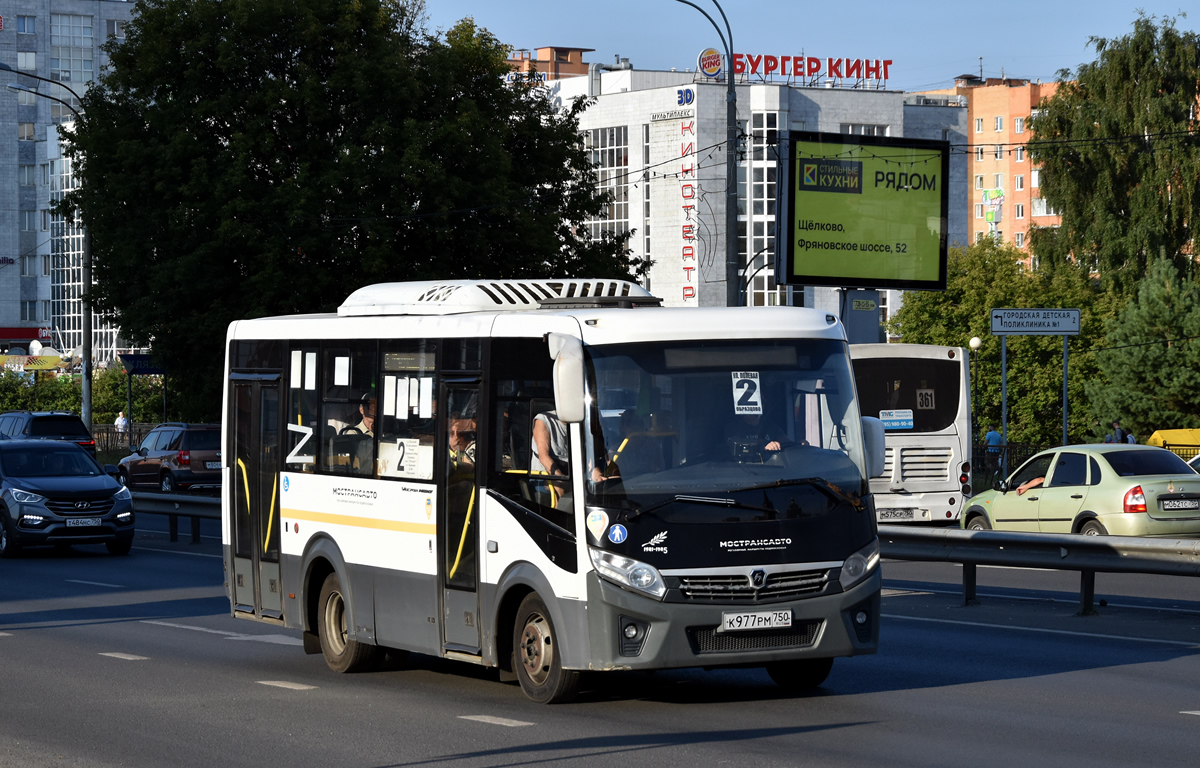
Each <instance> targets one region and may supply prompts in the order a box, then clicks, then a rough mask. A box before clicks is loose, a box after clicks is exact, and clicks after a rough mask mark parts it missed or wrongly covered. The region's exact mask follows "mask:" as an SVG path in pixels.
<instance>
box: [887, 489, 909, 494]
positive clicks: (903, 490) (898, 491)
mask: <svg viewBox="0 0 1200 768" xmlns="http://www.w3.org/2000/svg"><path fill="white" fill-rule="evenodd" d="M888 493H908V489H907V488H888Z"/></svg>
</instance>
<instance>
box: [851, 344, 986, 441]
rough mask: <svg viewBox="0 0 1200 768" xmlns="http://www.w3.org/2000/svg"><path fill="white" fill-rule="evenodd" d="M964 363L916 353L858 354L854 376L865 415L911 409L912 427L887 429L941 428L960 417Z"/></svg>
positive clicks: (937, 429) (876, 416) (929, 429)
mask: <svg viewBox="0 0 1200 768" xmlns="http://www.w3.org/2000/svg"><path fill="white" fill-rule="evenodd" d="M962 377H963V372H962V363H960V362H958V361H957V360H928V359H921V358H915V357H896V358H891V357H876V358H859V359H857V360H855V361H854V379H855V382H856V384H857V387H858V400H859V404H860V406H861V408H862V412H863V415H864V416H874V417H875V418H880V415H879V414H880V412H881V411H897V410H909V411H912V421H913V425H912V428H911V429H910V428H907V427H906V428H903V429H891V428H889V429H888V430H887V431H888V432H908V433H913V432H940V431H941V430H943V429H946V428H947V427H949V426H950V425H952V424H953V423H954V421H955V419H957V418H958V397H959V388H960V386H961V385H962Z"/></svg>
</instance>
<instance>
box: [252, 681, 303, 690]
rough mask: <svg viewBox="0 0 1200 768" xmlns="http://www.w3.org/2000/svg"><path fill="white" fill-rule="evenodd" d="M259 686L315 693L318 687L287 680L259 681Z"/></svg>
mask: <svg viewBox="0 0 1200 768" xmlns="http://www.w3.org/2000/svg"><path fill="white" fill-rule="evenodd" d="M257 682H258V684H259V685H270V686H274V687H275V688H287V689H288V690H290V691H314V690H316V688H317V686H315V685H304V684H303V683H289V682H288V681H287V680H259V681H257Z"/></svg>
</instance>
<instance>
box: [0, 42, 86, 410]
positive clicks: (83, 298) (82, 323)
mask: <svg viewBox="0 0 1200 768" xmlns="http://www.w3.org/2000/svg"><path fill="white" fill-rule="evenodd" d="M0 70H4V71H8V72H14V73H16V74H18V75H21V76H23V77H29V78H33V79H34V80H41V81H42V82H44V83H50V84H52V85H59V86H62V87H63V88H64V89H66V90H67V91H68V92H69V93H70V94H71V95H72V96H74V97H75V99H76V100H81V99H80V98H79V94H78V93H76V92H75V91H74V89H72V88H71V87H70V86H67V85H63V84H62V83H60V82H58V81H57V80H51V79H50V78H48V77H42V76H41V75H34V74H30V73H29V72H25V71H22V70H15V69H13V68H12V67H10V66H9V65H7V64H5V63H3V62H0ZM8 89H9V90H10V91H24V92H25V93H32V94H33V95H34V96H38V97H40V98H43V99H50V100H51V101H57V102H58V103H59V104H62V105H63V106H64V107H66V108H67V109H69V110H71V114H73V115H75V120H76V122H80V123H81V122H83V115H81V114H80V113H79V110H78V109H75V107H74V106H72V105H71V104H70V103H69V102H67V101H64V100H63V99H60V98H58V97H57V96H51V95H50V94H48V93H40V92H38V91H36V90H34V89H33V88H28V87H26V86H24V85H18V84H16V83H9V85H8ZM81 267H82V268H81V270H80V282H81V283H82V285H81V289H80V291H79V302H80V315H81V317H80V323H79V324H80V333H81V335H82V336H83V339H82V341H83V343H82V345H81V351H80V357H82V358H83V381H82V382H81V385H80V393H79V394H80V400H81V403H80V407H79V418H80V419H81V420H82V421H83V423H84V426H86V427H87V429H88V432H91V431H92V302H91V295H90V294H91V290H92V231H91V230H90V229H87V228H86V227H85V228H84V230H83V264H82V265H81Z"/></svg>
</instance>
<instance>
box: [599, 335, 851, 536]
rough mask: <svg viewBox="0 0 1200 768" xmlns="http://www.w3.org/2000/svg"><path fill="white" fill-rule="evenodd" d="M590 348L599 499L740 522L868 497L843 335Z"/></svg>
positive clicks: (671, 514)
mask: <svg viewBox="0 0 1200 768" xmlns="http://www.w3.org/2000/svg"><path fill="white" fill-rule="evenodd" d="M588 355H589V366H590V367H589V371H588V374H589V392H590V395H591V407H590V416H589V423H588V425H587V430H588V432H587V434H589V435H590V437H591V439H589V440H587V441H586V442H587V443H588V446H587V453H588V480H589V482H588V483H587V494H588V499H587V503H588V504H589V505H595V506H605V507H619V508H623V509H626V510H633V511H635V512H636V511H645V510H647V509H649V508H655V509H661V510H662V511H660V512H657V513H656V514H658V515H659V516H660V517H663V518H672V519H676V520H681V521H685V520H688V521H697V520H698V519H706V520H714V519H715V520H716V521H721V522H725V521H728V522H734V521H742V520H755V519H758V520H761V519H781V518H787V517H807V516H811V515H824V514H828V513H830V512H832V511H834V510H836V509H840V508H842V507H857V506H859V505H860V504H861V501H860V497H861V496H862V495H864V494H865V493H866V491H867V488H866V480H865V471H864V470H865V459H864V451H863V447H862V434H861V425H860V422H859V412H858V406H857V403H856V401H855V397H854V383H853V377H852V373H851V368H850V361H849V357H848V354H847V349H846V345H845V344H844V343H843V342H841V341H832V340H824V339H803V340H793V339H789V340H761V339H760V340H751V341H732V340H731V341H704V342H655V343H641V344H622V345H616V344H614V345H604V346H590V347H588ZM677 502H679V503H677Z"/></svg>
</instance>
